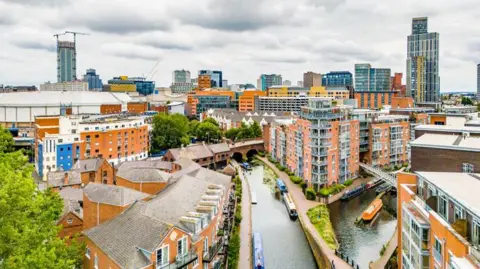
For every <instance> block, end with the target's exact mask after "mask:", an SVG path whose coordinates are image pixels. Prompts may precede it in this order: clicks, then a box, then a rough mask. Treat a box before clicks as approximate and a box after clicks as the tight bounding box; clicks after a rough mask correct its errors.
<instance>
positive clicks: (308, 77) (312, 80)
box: [303, 71, 322, 88]
mask: <svg viewBox="0 0 480 269" xmlns="http://www.w3.org/2000/svg"><path fill="white" fill-rule="evenodd" d="M316 86H322V74H320V73H314V72H311V71H309V72H307V73H304V74H303V87H307V88H310V87H316Z"/></svg>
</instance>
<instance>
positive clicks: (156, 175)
mask: <svg viewBox="0 0 480 269" xmlns="http://www.w3.org/2000/svg"><path fill="white" fill-rule="evenodd" d="M117 176H119V177H122V178H124V179H126V180H128V181H132V182H165V183H166V182H168V180H169V179H170V178H171V177H172V175H171V174H169V173H167V172H163V171H160V170H158V169H157V168H135V167H127V166H122V168H119V169H118V172H117Z"/></svg>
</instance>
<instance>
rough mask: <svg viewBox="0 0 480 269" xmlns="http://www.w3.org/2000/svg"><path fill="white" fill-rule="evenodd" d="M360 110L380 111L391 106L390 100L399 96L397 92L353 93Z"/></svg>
mask: <svg viewBox="0 0 480 269" xmlns="http://www.w3.org/2000/svg"><path fill="white" fill-rule="evenodd" d="M354 96H355V99H357V100H358V106H359V107H360V108H369V109H380V108H382V107H384V106H387V105H391V104H392V99H393V98H395V97H397V96H399V92H397V91H357V90H356V89H355V93H354Z"/></svg>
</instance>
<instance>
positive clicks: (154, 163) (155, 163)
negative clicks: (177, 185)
mask: <svg viewBox="0 0 480 269" xmlns="http://www.w3.org/2000/svg"><path fill="white" fill-rule="evenodd" d="M126 167H128V168H156V169H163V170H172V163H171V162H166V161H160V160H141V161H129V162H123V163H120V164H119V165H118V167H117V168H118V169H119V170H120V169H122V168H126Z"/></svg>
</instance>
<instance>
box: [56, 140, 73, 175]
mask: <svg viewBox="0 0 480 269" xmlns="http://www.w3.org/2000/svg"><path fill="white" fill-rule="evenodd" d="M72 148H73V144H61V145H57V167H58V168H62V169H63V171H69V170H70V169H71V168H72V166H73V151H72Z"/></svg>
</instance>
